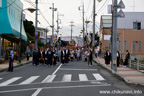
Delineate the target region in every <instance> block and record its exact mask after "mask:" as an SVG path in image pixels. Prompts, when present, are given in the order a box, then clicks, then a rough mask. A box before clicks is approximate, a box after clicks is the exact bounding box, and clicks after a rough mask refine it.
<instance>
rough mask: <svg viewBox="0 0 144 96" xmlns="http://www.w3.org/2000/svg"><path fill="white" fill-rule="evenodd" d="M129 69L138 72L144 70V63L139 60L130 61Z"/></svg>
mask: <svg viewBox="0 0 144 96" xmlns="http://www.w3.org/2000/svg"><path fill="white" fill-rule="evenodd" d="M129 67H130V68H134V69H137V70H144V62H141V61H139V60H129Z"/></svg>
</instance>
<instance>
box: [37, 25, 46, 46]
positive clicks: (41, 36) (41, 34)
mask: <svg viewBox="0 0 144 96" xmlns="http://www.w3.org/2000/svg"><path fill="white" fill-rule="evenodd" d="M37 31H38V32H39V39H40V40H41V43H44V44H46V38H47V36H46V35H47V34H46V33H47V32H46V28H40V27H38V29H37Z"/></svg>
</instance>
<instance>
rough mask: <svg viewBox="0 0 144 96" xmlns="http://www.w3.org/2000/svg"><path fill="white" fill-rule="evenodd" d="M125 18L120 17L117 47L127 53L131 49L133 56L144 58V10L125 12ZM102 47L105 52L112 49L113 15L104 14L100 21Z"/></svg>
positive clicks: (121, 51)
mask: <svg viewBox="0 0 144 96" xmlns="http://www.w3.org/2000/svg"><path fill="white" fill-rule="evenodd" d="M124 14H125V18H118V26H117V49H118V50H119V51H120V53H122V54H125V51H126V50H129V52H130V53H131V57H133V58H137V59H143V56H144V38H143V36H144V18H143V16H144V12H124ZM100 27H101V30H100V49H101V51H102V52H103V53H104V52H105V51H106V50H107V49H110V50H111V27H112V16H111V15H102V16H101V23H100Z"/></svg>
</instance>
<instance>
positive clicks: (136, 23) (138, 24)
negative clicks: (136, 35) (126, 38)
mask: <svg viewBox="0 0 144 96" xmlns="http://www.w3.org/2000/svg"><path fill="white" fill-rule="evenodd" d="M133 29H134V30H141V22H133Z"/></svg>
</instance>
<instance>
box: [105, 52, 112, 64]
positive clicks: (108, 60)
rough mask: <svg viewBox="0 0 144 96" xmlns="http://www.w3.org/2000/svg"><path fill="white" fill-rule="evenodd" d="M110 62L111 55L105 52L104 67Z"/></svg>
mask: <svg viewBox="0 0 144 96" xmlns="http://www.w3.org/2000/svg"><path fill="white" fill-rule="evenodd" d="M110 60H111V53H110V52H109V50H107V51H106V53H105V64H106V65H108V64H110Z"/></svg>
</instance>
